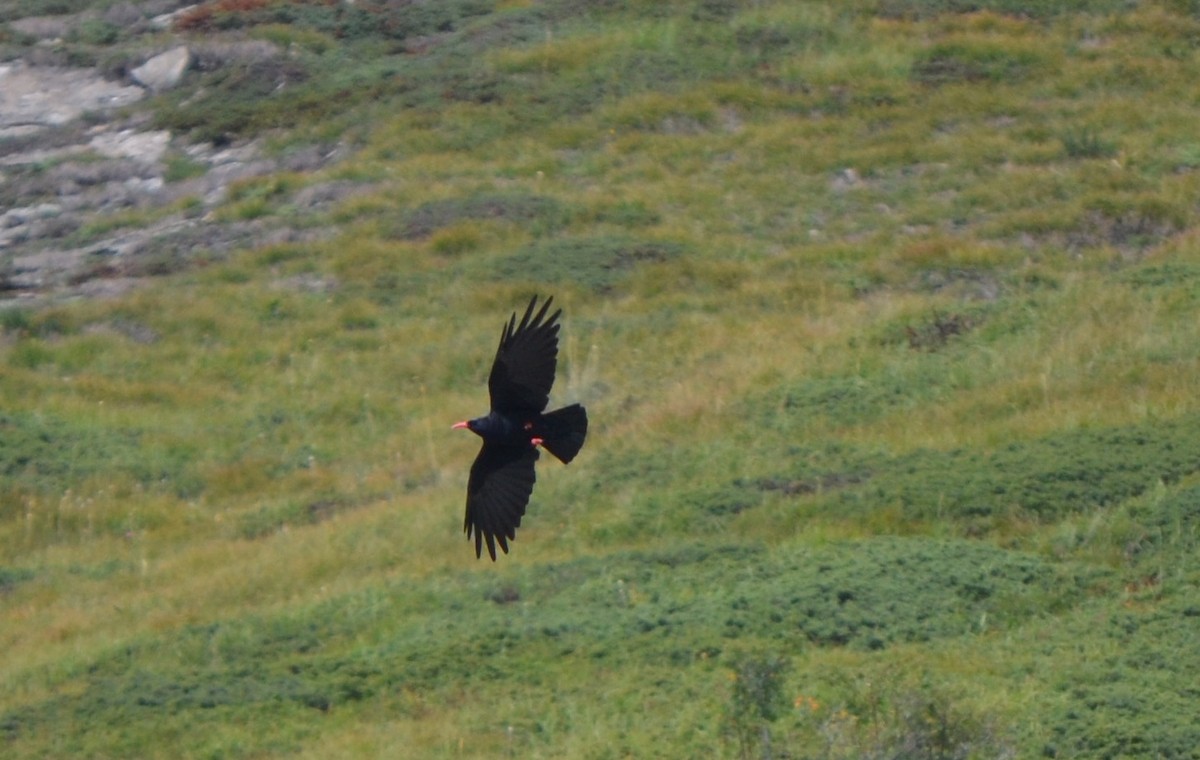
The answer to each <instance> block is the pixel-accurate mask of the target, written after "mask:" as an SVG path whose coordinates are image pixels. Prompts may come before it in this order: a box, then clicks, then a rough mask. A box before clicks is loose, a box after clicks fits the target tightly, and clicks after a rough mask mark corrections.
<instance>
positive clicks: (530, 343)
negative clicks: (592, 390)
mask: <svg viewBox="0 0 1200 760" xmlns="http://www.w3.org/2000/svg"><path fill="white" fill-rule="evenodd" d="M537 300H538V299H537V296H534V297H533V298H532V299H531V300H530V301H529V306H528V307H527V308H526V309H525V314H524V315H523V316H522V317H521V321H520V322H517V315H516V314H515V313H514V314H513V315H512V317H511V318H510V319H509V320H508V322H507V323H506V324H505V325H504V329H503V330H502V331H501V333H500V345H499V347H497V349H496V358H495V359H494V360H493V361H492V370H491V372H490V373H489V374H488V393H489V395H490V396H491V407H492V408H491V411H490V412H489V413H488V414H487V415H486V416H484V417H478V418H476V419H473V420H469V421H467V422H460V423H458V424H457V425H455V427H465V428H468V429H470V430H471V431H472V432H474V433H475V434H476V435H478V436H479V437H481V438H483V447H482V448H481V449H480V450H479V455H478V456H477V457H475V463H474V464H473V465H471V476H470V478H469V480H468V481H467V517H466V520H465V521H464V523H463V530H464V532H466V534H467V537H468V538H470V537H471V536H472V534H473V535H474V537H475V556H476V557H481V556H483V544H484V542H486V543H487V549H488V554H489V555H490V556H491V558H492V561H495V559H496V544H497V543H499V544H500V548H501V549H502V550H503V551H504V552H505V553H508V542H509V541H510V540H512V539H514V538H515V537H516V531H517V527H518V526H519V525H520V524H521V518H522V517H523V516H524V515H525V506H526V504H528V503H529V496H530V494H531V493H533V484H534V482H535V481H536V480H537V476H536V473H535V472H534V467H533V465H534V463H535V462H537V460H538V446H539V445H540V446H543V447H544V448H545V449H546V450H547V451H549V452H550V453H551V454H553V455H554V456H555V457H556V458H558V459H559V460H560V461H561V462H562V463H563V464H566V463H568V462H570V461H571V460H572V459H574V458H575V455H576V454H578V453H579V449H580V447H582V446H583V441H584V439H585V438H586V437H587V412H586V410H584V408H583V407H582V406H580V405H579V404H572V405H570V406H567V407H563V408H562V409H556V410H555V411H553V412H545V411H544V410H545V408H546V405H547V404H548V403H549V401H550V388H551V386H553V385H554V372H555V369H556V366H557V363H558V329H559V324H558V318H559V316H561V315H562V309H559V310H557V311H555V312H554V313H553V314H550V315H549V317H547V316H546V315H547V313H548V312H549V311H550V304H551V303H552V302H553V300H554V299H553V298H547V299H546V301H545V303H543V304H542V306H541V308H540V309H538V310H537V311H536V313H535V311H534V310H535V309H537Z"/></svg>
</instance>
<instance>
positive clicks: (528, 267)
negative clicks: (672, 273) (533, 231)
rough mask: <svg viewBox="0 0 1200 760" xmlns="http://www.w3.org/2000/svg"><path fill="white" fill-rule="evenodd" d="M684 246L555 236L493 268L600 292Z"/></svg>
mask: <svg viewBox="0 0 1200 760" xmlns="http://www.w3.org/2000/svg"><path fill="white" fill-rule="evenodd" d="M685 250H686V247H685V246H684V245H683V244H682V243H674V242H662V241H655V240H638V239H636V238H626V237H608V236H601V237H586V238H574V237H567V238H557V239H553V240H547V241H544V242H538V243H534V244H532V245H529V246H527V247H525V248H523V249H521V250H520V251H517V252H516V253H514V254H513V255H511V256H509V257H507V258H505V259H502V260H501V261H500V262H499V264H498V266H497V267H496V269H497V273H498V274H499V275H500V276H501V277H505V278H508V279H514V280H527V279H529V276H530V273H531V272H537V277H538V279H539V280H540V281H542V282H552V283H560V282H569V283H574V284H577V285H580V286H582V287H586V288H590V289H592V290H594V291H596V292H600V293H603V292H606V291H609V290H611V289H612V288H613V287H615V286H616V285H617V284H618V283H619V282H620V281H621V280H622V279H623V278H624V277H626V276H627V275H628V274H629V273H630V271H631V270H633V269H634V268H635V267H637V266H638V265H641V264H652V263H656V262H662V261H668V260H670V259H674V258H676V257H677V256H679V255H680V254H682V253H683V252H684V251H685Z"/></svg>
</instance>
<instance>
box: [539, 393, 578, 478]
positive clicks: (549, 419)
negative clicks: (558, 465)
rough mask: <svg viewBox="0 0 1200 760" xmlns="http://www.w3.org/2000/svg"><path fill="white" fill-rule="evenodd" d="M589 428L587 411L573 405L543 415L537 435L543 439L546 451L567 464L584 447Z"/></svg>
mask: <svg viewBox="0 0 1200 760" xmlns="http://www.w3.org/2000/svg"><path fill="white" fill-rule="evenodd" d="M587 427H588V419H587V411H585V410H584V408H583V407H582V406H580V405H579V404H571V405H570V406H564V407H563V408H562V409H556V410H554V411H553V412H549V413H548V414H543V415H542V419H541V424H540V425H539V429H538V430H537V431H536V433H537V435H538V437H540V438H541V439H542V446H543V447H544V448H545V449H546V451H549V452H550V453H551V454H553V455H554V456H556V457H558V459H559V461H561V462H562V463H563V464H566V463H568V462H570V461H571V460H572V459H574V458H575V455H576V454H578V453H579V449H580V448H582V447H583V439H584V438H587Z"/></svg>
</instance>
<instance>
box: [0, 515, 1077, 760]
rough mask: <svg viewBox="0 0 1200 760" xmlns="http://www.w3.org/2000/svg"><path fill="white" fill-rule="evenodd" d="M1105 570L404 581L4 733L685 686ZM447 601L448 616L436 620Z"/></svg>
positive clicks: (832, 566)
mask: <svg viewBox="0 0 1200 760" xmlns="http://www.w3.org/2000/svg"><path fill="white" fill-rule="evenodd" d="M1095 576H1096V573H1095V572H1094V571H1088V570H1082V569H1081V568H1075V567H1072V566H1069V565H1062V564H1057V563H1048V562H1045V561H1043V560H1040V559H1038V558H1035V557H1032V556H1025V555H1021V554H1018V553H1014V552H1007V551H1003V550H1000V549H996V548H992V547H987V546H981V545H977V544H971V543H966V542H942V541H935V540H929V539H924V538H915V539H898V538H878V539H870V540H864V541H860V542H856V543H854V544H851V545H849V546H846V547H822V548H814V549H796V550H787V551H775V552H767V551H765V550H762V549H754V548H749V547H733V546H730V547H713V548H706V547H702V546H693V547H690V548H687V549H684V550H677V551H666V552H651V553H640V552H634V553H617V554H614V555H610V556H607V557H604V558H586V559H580V560H575V561H572V562H568V563H563V564H551V565H545V566H539V567H533V568H526V569H523V570H518V571H516V572H515V573H513V574H510V575H508V576H507V577H506V578H505V579H504V580H491V579H489V578H488V577H487V576H482V575H458V576H454V577H449V578H446V579H444V580H443V581H442V582H441V584H442V585H444V586H445V588H446V591H447V594H446V595H445V596H441V597H439V598H438V599H436V600H435V599H434V598H432V597H429V596H428V595H427V594H424V593H422V592H414V591H413V590H412V588H411V586H409V584H408V583H407V582H404V583H398V584H396V585H394V586H393V587H391V588H388V589H380V590H374V591H368V592H362V593H358V594H353V595H349V596H345V597H341V598H339V599H337V600H334V601H331V602H328V603H324V604H320V605H317V606H314V607H311V608H308V609H306V610H303V611H301V612H299V613H295V612H293V613H287V614H283V615H278V616H255V617H252V618H249V617H248V618H242V619H237V620H230V621H226V622H221V623H214V624H210V625H202V626H193V627H189V628H186V629H184V630H182V631H179V632H177V633H172V634H170V635H169V636H163V637H154V638H148V639H144V640H142V641H140V642H137V643H134V644H131V645H129V646H123V647H121V648H120V649H118V650H115V651H113V652H111V653H110V654H108V655H107V656H105V657H103V658H101V659H99V660H97V661H94V662H87V663H82V664H80V665H78V666H77V667H75V668H74V669H72V670H71V671H70V672H68V673H65V674H63V676H62V677H64V678H66V679H68V680H70V681H73V682H76V683H82V684H83V685H84V687H83V689H82V691H81V692H80V693H78V694H76V695H62V696H56V697H52V698H49V699H47V700H43V701H39V702H33V703H31V704H29V705H27V706H25V707H22V708H18V709H15V710H10V711H9V712H8V713H6V714H4V715H3V716H0V729H2V730H3V731H4V732H5V733H7V734H8V736H9V737H10V739H11V738H15V737H18V736H23V735H26V734H29V733H34V734H36V733H43V732H55V733H56V734H58V736H59V738H60V741H61V742H62V744H61V745H60V746H61V747H62V748H63V749H64V750H67V751H72V752H75V751H81V750H82V748H83V747H85V746H87V745H86V744H85V742H86V733H87V731H90V730H91V729H85V728H84V727H86V726H96V725H99V726H116V725H120V726H122V732H121V734H120V735H119V736H113V737H112V744H110V745H108V746H109V749H110V751H113V752H123V751H124V750H126V749H132V748H134V747H137V746H139V745H138V744H137V742H138V741H139V740H140V735H141V734H143V733H150V732H153V731H155V730H157V728H159V723H160V721H161V720H162V719H163V715H164V714H166V715H170V716H173V717H172V718H171V720H181V721H182V720H184V719H185V718H186V719H187V720H190V722H191V725H204V724H206V723H211V722H219V721H222V720H228V719H229V718H230V717H231V716H234V715H237V716H239V719H240V720H250V719H253V720H256V721H260V723H259V725H261V726H262V727H263V730H265V731H266V732H267V733H268V734H271V732H272V729H270V728H268V727H269V726H271V725H274V724H275V721H274V720H273V716H278V715H281V714H289V713H294V712H295V711H298V710H316V711H325V710H329V709H333V708H336V707H338V706H344V705H346V704H349V703H353V702H357V701H360V700H364V699H368V698H371V697H373V696H378V695H380V694H386V693H394V692H396V691H397V690H399V689H413V690H418V691H426V690H433V689H437V688H439V686H441V685H444V684H447V683H455V684H480V685H482V684H486V683H488V682H503V683H507V684H514V683H523V684H527V685H528V684H533V683H536V681H537V680H538V679H539V678H541V676H540V675H539V672H540V669H539V668H538V667H537V663H538V662H541V661H545V660H546V659H547V658H550V659H554V658H558V657H562V656H565V655H570V656H573V657H579V658H583V659H584V660H585V661H591V662H595V663H598V664H603V665H605V666H607V667H618V666H628V665H631V664H634V665H638V664H640V665H642V666H660V665H664V664H669V668H668V671H667V674H668V675H667V677H672V676H670V675H669V673H670V672H671V671H678V672H682V671H684V670H686V669H689V668H692V667H702V668H707V667H709V664H707V663H708V661H709V660H712V659H713V658H718V657H719V656H720V655H721V653H722V652H724V651H725V650H726V649H728V648H729V647H730V646H731V645H733V643H734V642H738V641H742V640H747V639H750V640H757V641H760V642H769V643H770V644H771V645H772V646H774V647H777V648H778V649H779V650H780V651H793V652H794V651H799V650H802V649H804V648H805V647H808V646H812V645H820V646H846V647H851V648H855V649H864V650H871V649H879V648H883V647H886V646H888V645H889V644H892V643H896V642H915V641H929V640H933V639H938V638H945V637H957V636H965V635H971V634H976V633H979V632H980V631H981V630H984V629H986V628H990V627H1007V626H1011V625H1014V624H1016V623H1018V622H1020V621H1021V620H1022V619H1025V618H1026V617H1028V616H1030V615H1035V614H1039V612H1040V611H1044V610H1046V609H1061V608H1064V607H1068V606H1071V605H1074V604H1075V603H1077V602H1078V601H1079V600H1080V599H1081V598H1083V596H1084V595H1085V594H1086V592H1087V589H1088V586H1089V585H1090V584H1091V583H1092V582H1094V579H1095ZM443 604H449V605H450V611H451V612H454V613H455V614H450V615H446V614H441V610H440V609H439V608H440V607H441V605H443ZM468 610H470V612H469V613H468ZM363 636H369V639H370V641H371V642H372V643H366V641H365V640H364V639H362V638H360V637H363ZM47 677H49V678H50V679H51V680H52V681H53V680H55V679H56V678H57V676H49V675H47ZM70 726H77V727H79V728H80V732H78V733H77V732H74V731H70V730H66V728H65V727H70ZM276 738H277V737H273V736H272V737H270V739H271V740H272V741H274V740H275V739H276ZM197 741H200V742H203V739H202V738H199V737H198V738H197ZM126 743H128V744H126Z"/></svg>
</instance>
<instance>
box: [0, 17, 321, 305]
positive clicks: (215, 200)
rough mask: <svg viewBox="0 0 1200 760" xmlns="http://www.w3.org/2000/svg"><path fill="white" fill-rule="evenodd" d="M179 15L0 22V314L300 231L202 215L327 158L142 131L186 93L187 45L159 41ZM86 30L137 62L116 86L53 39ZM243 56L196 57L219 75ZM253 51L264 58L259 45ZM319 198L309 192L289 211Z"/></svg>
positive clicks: (179, 40) (214, 50)
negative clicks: (248, 187) (240, 186)
mask: <svg viewBox="0 0 1200 760" xmlns="http://www.w3.org/2000/svg"><path fill="white" fill-rule="evenodd" d="M187 8H188V7H187V6H185V5H183V4H180V3H177V2H164V1H163V0H152V1H151V2H146V3H141V4H134V3H121V4H118V5H115V6H111V7H110V8H108V10H106V11H104V12H96V11H87V12H83V13H78V14H74V15H66V16H41V17H28V18H21V19H16V20H10V21H9V23H8V24H7V29H8V33H7V39H9V40H10V41H11V40H14V39H15V40H16V44H15V45H14V44H11V43H10V44H9V45H8V46H7V48H6V49H5V52H7V54H8V55H7V58H8V60H5V61H3V62H0V304H3V303H14V302H21V303H27V302H31V301H42V300H45V299H47V298H61V297H74V296H80V295H104V294H112V293H119V292H123V291H124V290H126V289H128V288H129V287H131V286H133V285H135V284H136V283H137V282H138V281H139V279H141V278H143V277H146V276H149V275H154V274H161V273H165V272H169V271H175V270H178V269H180V268H182V267H186V266H187V265H188V264H189V263H190V262H192V261H195V260H197V259H204V258H211V257H213V256H220V255H222V254H224V253H225V252H227V251H229V250H231V249H234V248H242V247H249V246H254V245H261V244H265V243H269V242H280V241H286V240H291V239H295V237H296V236H297V235H298V234H300V233H297V232H295V231H292V230H290V229H288V228H286V227H280V226H278V224H277V223H271V222H268V221H265V220H257V219H256V220H250V221H221V220H218V219H217V218H215V217H214V215H213V214H212V213H210V212H211V211H212V209H213V208H214V207H215V206H216V205H218V204H219V203H220V202H221V201H222V199H223V198H224V197H225V195H226V190H227V189H228V188H229V186H230V184H231V183H233V182H237V181H239V180H245V179H247V178H250V177H255V176H260V175H264V174H269V173H272V172H276V171H280V170H289V171H302V172H303V171H311V170H313V169H316V168H319V167H320V166H322V165H324V164H325V163H327V162H328V161H329V160H330V159H331V158H332V157H334V156H335V155H336V153H337V149H336V148H311V149H305V150H299V151H294V152H292V153H291V154H290V155H288V156H287V157H283V158H281V157H276V156H269V155H267V154H266V153H265V152H264V151H263V150H262V149H261V145H260V144H259V143H257V142H255V141H244V142H240V143H234V144H230V145H223V146H215V145H211V144H194V143H190V142H188V141H187V140H186V139H185V138H184V137H183V136H180V135H175V134H172V133H170V132H168V131H166V130H161V129H155V128H154V127H153V126H152V120H151V118H150V104H151V102H152V99H153V98H154V97H155V95H156V94H159V93H162V92H165V91H167V90H170V89H172V88H175V87H178V86H185V85H186V81H187V79H188V77H189V72H190V69H192V68H194V67H195V66H196V65H197V60H198V56H197V54H196V53H195V52H194V51H193V49H192V47H193V46H195V45H196V44H197V42H196V41H195V40H188V39H185V38H183V37H181V36H178V35H175V34H174V33H173V32H172V31H171V29H172V21H173V19H174V18H175V17H176V16H177V14H179V13H181V12H186V11H187ZM97 22H103V23H104V24H108V25H110V27H111V26H119V27H120V28H121V29H123V30H126V33H127V34H129V33H130V32H132V34H131V36H130V40H131V42H130V44H129V49H127V50H126V51H124V55H126V56H127V57H129V58H131V59H132V60H133V63H134V64H136V65H128V66H125V67H121V68H122V71H121V72H119V73H117V74H116V75H115V76H114V72H111V71H104V72H102V71H101V70H100V69H99V68H97V67H80V66H73V65H70V63H71V59H72V56H71V55H69V54H68V53H64V52H63V50H64V42H63V41H64V39H73V38H76V39H77V38H78V37H79V35H80V33H81V32H80V30H84V29H88V28H94V27H89V26H88V25H89V24H93V25H94V24H96V23H97ZM0 28H2V27H0ZM200 44H205V43H200ZM245 54H246V53H245V51H239V50H237V49H231V48H228V47H227V48H226V49H221V48H219V47H216V46H214V45H213V44H212V43H211V42H210V43H208V44H207V47H205V48H204V49H203V50H202V51H201V56H200V57H199V58H200V59H201V60H207V65H213V59H214V58H215V59H217V60H216V65H220V60H219V59H220V58H221V56H223V55H224V56H229V55H245ZM254 54H255V55H260V56H261V55H273V54H277V51H273V50H272V49H271V47H270V45H269V44H268V43H261V44H256V45H255V50H254ZM106 75H107V76H106ZM335 194H336V193H335ZM329 195H330V193H329V192H322V190H321V189H320V188H309V189H308V192H306V193H304V194H303V196H301V197H300V198H298V199H297V202H298V203H299V204H301V205H303V204H306V203H308V204H317V203H320V202H322V201H323V200H326V199H327V198H328V197H329ZM273 224H274V225H275V226H272V225H273ZM304 234H306V235H312V234H318V233H313V232H312V231H307V232H305V233H304Z"/></svg>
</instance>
